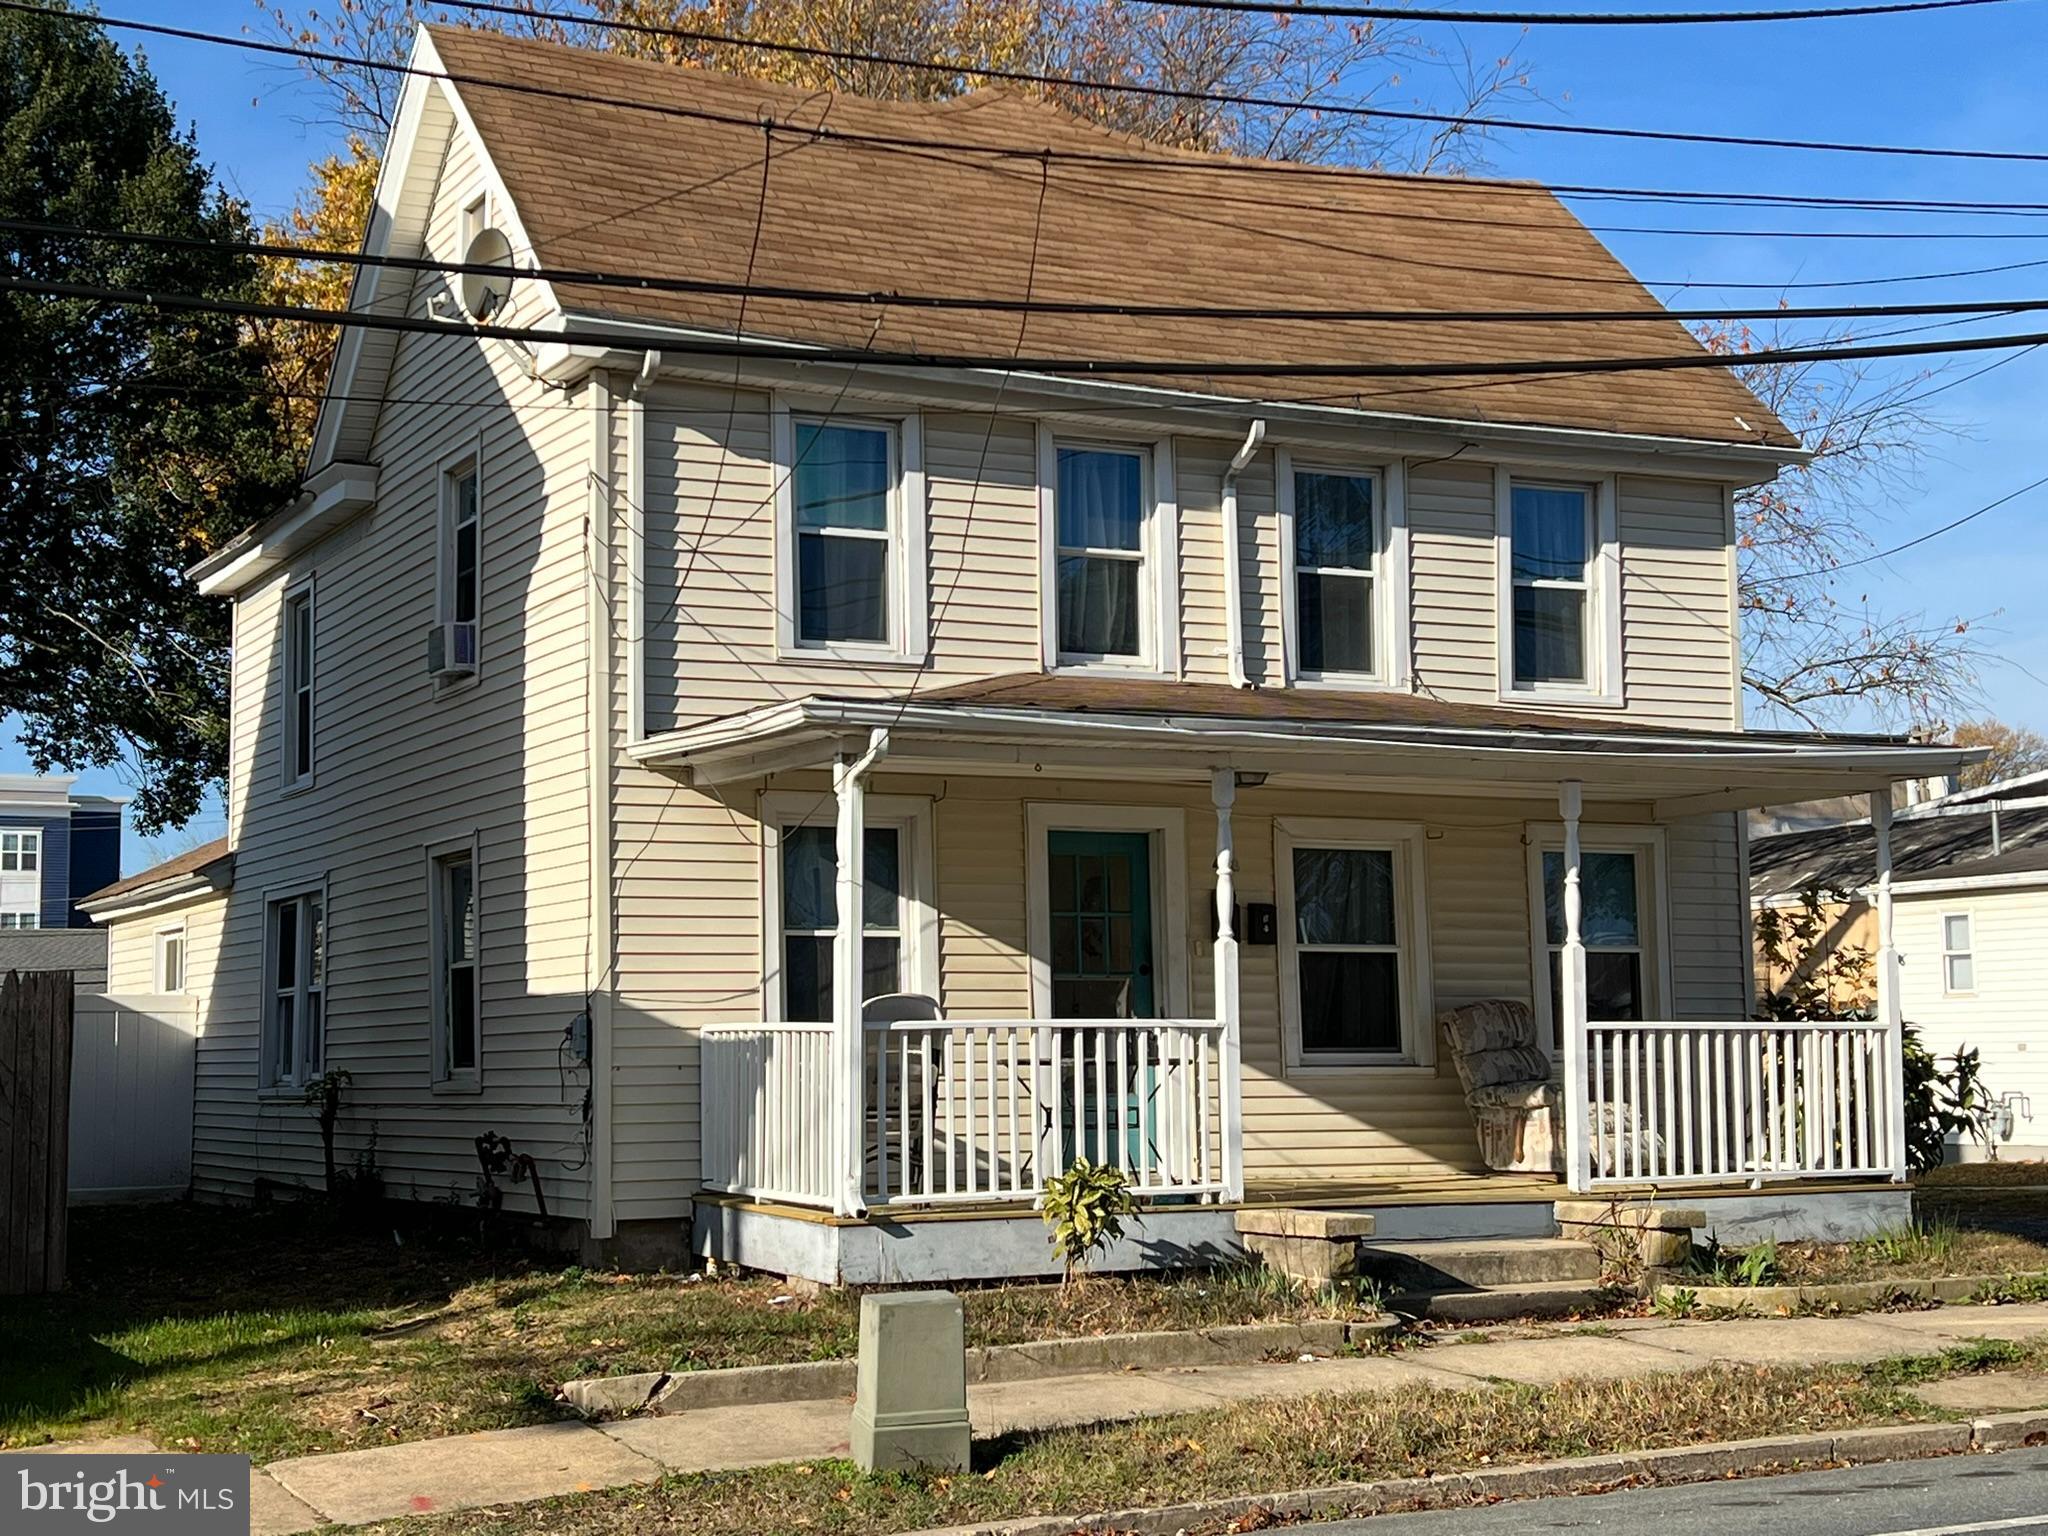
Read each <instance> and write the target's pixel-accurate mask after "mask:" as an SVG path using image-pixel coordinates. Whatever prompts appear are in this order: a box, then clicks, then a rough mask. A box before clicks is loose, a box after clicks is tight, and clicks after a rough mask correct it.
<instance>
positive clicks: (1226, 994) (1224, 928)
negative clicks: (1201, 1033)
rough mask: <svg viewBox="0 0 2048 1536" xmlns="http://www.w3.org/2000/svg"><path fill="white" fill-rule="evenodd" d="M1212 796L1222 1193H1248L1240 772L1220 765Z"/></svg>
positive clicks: (1212, 778) (1225, 1195) (1212, 780)
mask: <svg viewBox="0 0 2048 1536" xmlns="http://www.w3.org/2000/svg"><path fill="white" fill-rule="evenodd" d="M1209 799H1210V800H1211V801H1212V802H1213V803H1214V804H1215V807H1216V1022H1217V1023H1219V1024H1221V1025H1222V1026H1223V1030H1222V1035H1223V1040H1222V1046H1221V1050H1220V1052H1219V1054H1220V1056H1221V1067H1222V1071H1221V1073H1220V1077H1219V1081H1218V1084H1217V1089H1218V1093H1219V1095H1220V1097H1221V1099H1222V1106H1223V1198H1224V1199H1226V1200H1242V1199H1243V1198H1244V1071H1243V1067H1244V1062H1243V1051H1242V1042H1241V1040H1240V1038H1239V1035H1238V985H1237V930H1236V925H1235V923H1234V922H1233V918H1234V916H1235V910H1236V907H1237V851H1236V847H1235V845H1234V844H1233V842H1232V840H1231V831H1230V808H1231V807H1232V806H1233V805H1235V804H1236V803H1237V772H1236V770H1235V769H1231V768H1218V769H1215V770H1214V771H1213V772H1211V773H1210V775H1209Z"/></svg>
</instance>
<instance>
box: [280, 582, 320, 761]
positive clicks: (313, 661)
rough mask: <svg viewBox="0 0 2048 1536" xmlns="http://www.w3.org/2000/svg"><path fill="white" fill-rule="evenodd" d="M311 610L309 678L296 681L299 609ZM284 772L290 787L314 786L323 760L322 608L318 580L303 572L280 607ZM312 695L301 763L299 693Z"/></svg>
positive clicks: (308, 615)
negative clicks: (319, 765)
mask: <svg viewBox="0 0 2048 1536" xmlns="http://www.w3.org/2000/svg"><path fill="white" fill-rule="evenodd" d="M301 604H303V605H304V606H305V610H306V681H305V683H304V684H303V685H300V684H298V683H296V682H295V681H294V680H293V679H294V674H295V673H296V671H297V660H298V623H297V611H298V608H299V606H300V605H301ZM278 615H279V625H278V669H277V676H278V690H277V691H278V714H279V718H280V721H281V723H282V729H281V730H280V731H279V733H278V749H279V750H278V774H279V777H280V778H281V779H282V780H283V783H284V787H285V788H286V789H287V790H298V789H308V788H311V787H312V784H313V779H314V769H315V766H316V765H317V764H318V762H319V760H320V609H319V603H318V601H317V597H316V594H315V591H314V581H313V578H312V577H311V576H310V575H309V576H303V577H301V578H299V579H298V580H297V581H294V582H292V583H291V584H290V585H289V586H287V587H286V588H285V589H284V596H283V598H282V599H281V601H280V604H279V607H278ZM301 693H303V694H304V695H305V697H306V760H305V762H304V763H303V764H301V763H300V762H299V739H298V718H299V695H300V694H301Z"/></svg>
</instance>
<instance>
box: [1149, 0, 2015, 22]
mask: <svg viewBox="0 0 2048 1536" xmlns="http://www.w3.org/2000/svg"><path fill="white" fill-rule="evenodd" d="M1143 3H1144V4H1146V5H1159V6H1169V7H1174V8H1178V9H1187V10H1204V11H1264V12H1269V13H1271V14H1272V15H1275V16H1354V17H1364V18H1367V19H1370V20H1375V21H1398V22H1404V23H1405V22H1411V21H1413V22H1451V23H1455V24H1457V25H1460V26H1473V25H1477V26H1507V27H1698V26H1711V25H1717V24H1718V25H1727V24H1735V25H1755V24H1758V23H1764V22H1782V21H1838V20H1845V19H1848V18H1852V17H1858V16H1899V15H1906V14H1909V13H1912V12H1918V11H1959V10H1966V9H1971V8H1974V7H1976V6H1982V5H2001V4H2005V3H2007V0H1891V3H1884V4H1868V5H1835V6H1823V5H1815V6H1802V7H1796V8H1789V9H1783V10H1769V11H1460V10H1436V9H1427V10H1413V11H1411V10H1407V9H1396V8H1394V7H1392V6H1384V5H1356V4H1323V3H1317V0H1303V3H1300V4H1293V3H1287V4H1276V3H1274V0H1143Z"/></svg>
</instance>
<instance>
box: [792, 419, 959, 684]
mask: <svg viewBox="0 0 2048 1536" xmlns="http://www.w3.org/2000/svg"><path fill="white" fill-rule="evenodd" d="M775 432H776V496H777V500H778V503H779V509H778V532H777V551H776V562H777V581H776V609H777V624H778V630H779V633H780V636H781V641H780V644H781V649H782V650H783V651H784V652H785V653H789V654H794V655H797V656H824V657H829V658H833V659H840V660H858V661H868V662H872V661H875V660H881V661H906V660H916V659H918V658H919V657H920V656H921V655H922V653H923V648H924V635H923V629H924V612H925V594H924V509H923V505H922V503H923V498H924V477H923V472H922V464H921V458H922V452H923V450H922V447H921V437H920V434H919V432H918V427H917V418H916V417H914V416H912V417H905V418H903V419H901V420H888V421H876V420H868V419H859V418H854V417H846V416H839V415H836V414H826V413H820V414H816V415H807V414H805V413H804V412H803V411H801V410H791V409H788V408H787V407H782V406H778V408H777V415H776V426H775Z"/></svg>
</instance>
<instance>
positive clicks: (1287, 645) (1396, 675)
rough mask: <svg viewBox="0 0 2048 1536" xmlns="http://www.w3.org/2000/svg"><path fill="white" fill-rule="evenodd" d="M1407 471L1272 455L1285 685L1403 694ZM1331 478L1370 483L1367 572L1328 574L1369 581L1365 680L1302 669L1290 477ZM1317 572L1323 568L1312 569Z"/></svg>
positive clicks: (1396, 464) (1398, 466) (1279, 452)
mask: <svg viewBox="0 0 2048 1536" xmlns="http://www.w3.org/2000/svg"><path fill="white" fill-rule="evenodd" d="M1405 470H1406V466H1405V465H1404V464H1403V463H1402V462H1401V461H1400V460H1399V459H1395V460H1393V461H1392V462H1390V463H1387V464H1384V465H1359V464H1344V463H1341V462H1335V461H1331V460H1325V459H1315V460H1297V459H1296V458H1295V457H1294V456H1293V454H1292V453H1290V452H1289V451H1288V450H1287V449H1285V448H1279V449H1275V450H1274V454H1273V475H1274V482H1273V484H1274V502H1275V505H1276V506H1277V508H1278V509H1279V523H1280V632H1281V640H1282V645H1283V649H1284V651H1285V654H1286V658H1287V680H1288V682H1290V683H1306V684H1310V685H1312V686H1314V687H1317V688H1356V689H1360V690H1362V691H1369V692H1384V691H1398V692H1402V693H1405V692H1407V691H1408V679H1409V670H1410V659H1409V650H1410V646H1409V612H1408V505H1407V502H1408V494H1407V475H1406V472H1405ZM1297 474H1305V475H1338V476H1348V477H1350V478H1352V479H1359V480H1370V481H1372V482H1373V561H1374V564H1373V569H1372V570H1370V571H1349V570H1346V571H1336V570H1335V568H1329V569H1331V570H1332V571H1333V573H1334V574H1342V575H1355V576H1369V577H1370V578H1371V580H1372V606H1373V612H1372V620H1373V636H1372V647H1373V659H1374V662H1375V666H1374V668H1373V670H1372V671H1371V672H1333V671H1323V672H1312V671H1309V670H1307V669H1306V668H1304V667H1303V666H1302V664H1301V612H1300V595H1299V581H1298V578H1299V577H1300V575H1301V574H1302V573H1301V568H1300V566H1299V564H1298V563H1297V561H1296V558H1295V550H1294V477H1295V476H1296V475H1297ZM1319 569H1322V568H1319Z"/></svg>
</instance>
